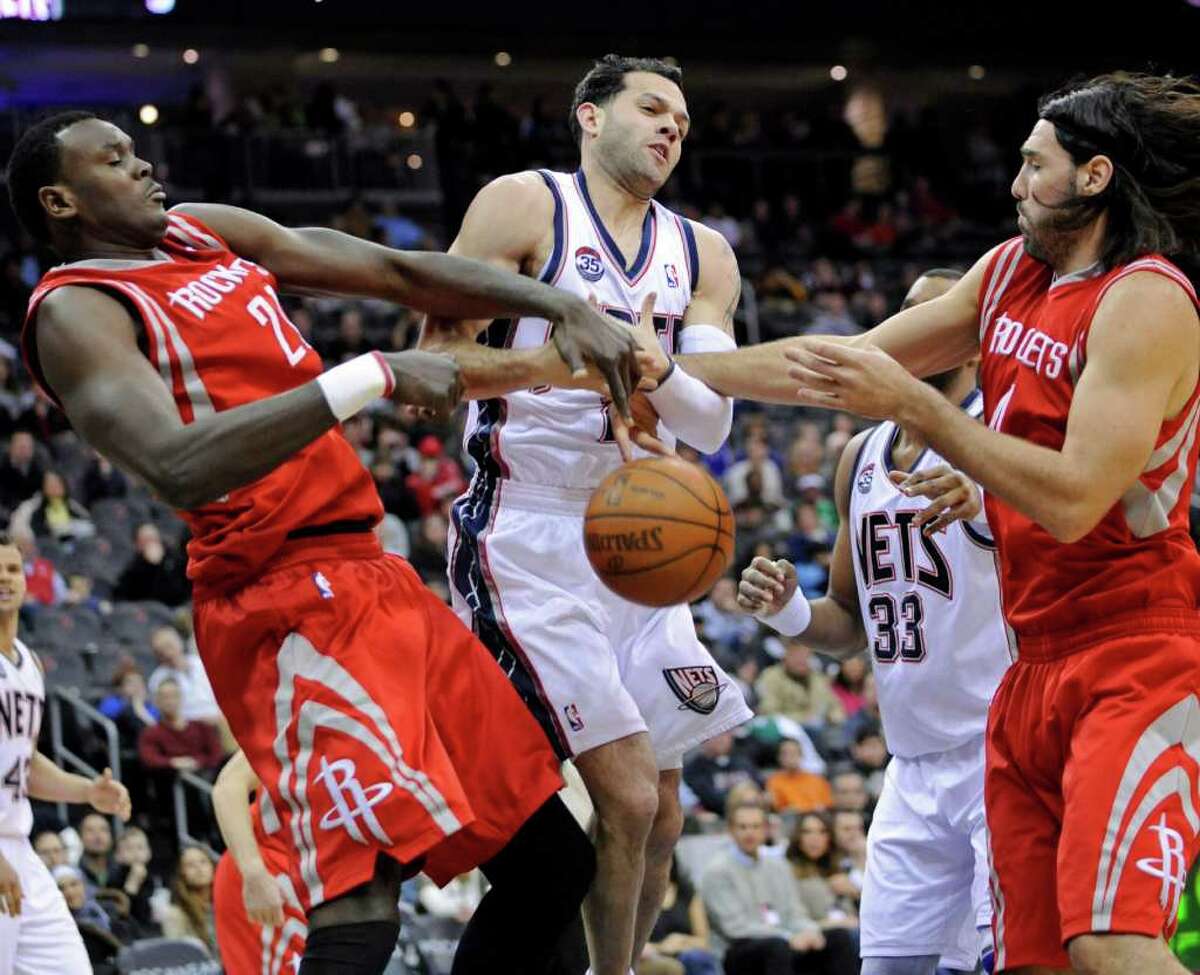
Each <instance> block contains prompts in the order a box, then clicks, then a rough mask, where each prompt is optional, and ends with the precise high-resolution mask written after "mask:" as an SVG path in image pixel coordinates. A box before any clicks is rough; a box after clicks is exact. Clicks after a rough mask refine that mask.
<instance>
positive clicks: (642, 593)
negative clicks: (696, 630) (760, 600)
mask: <svg viewBox="0 0 1200 975" xmlns="http://www.w3.org/2000/svg"><path fill="white" fill-rule="evenodd" d="M583 543H584V547H585V548H586V549H587V554H588V560H589V561H590V562H591V563H592V568H593V569H595V570H596V575H598V576H599V577H600V579H601V580H602V581H603V582H604V584H605V585H606V586H608V588H609V589H611V590H612V591H613V592H615V593H616V594H617V595H618V596H623V597H624V598H625V599H628V600H629V601H630V602H634V603H640V604H641V605H643V606H676V605H678V604H680V603H690V602H691V601H692V600H694V599H698V598H699V597H700V596H703V595H704V594H705V593H706V592H708V590H709V589H710V588H712V585H713V583H714V582H716V581H717V580H718V579H719V578H720V577H721V575H722V574H723V573H724V572H725V569H726V568H727V567H728V565H729V561H730V559H731V558H732V557H733V514H732V513H731V512H730V510H729V500H728V498H726V497H725V492H724V491H722V490H721V488H720V486H719V485H718V484H717V482H716V481H714V480H713V479H712V478H711V477H710V476H709V475H708V472H707V471H705V470H704V469H703V468H700V467H697V466H696V465H695V464H689V463H687V462H686V461H682V460H680V459H679V458H678V457H651V458H648V459H646V460H637V461H634V462H633V463H632V464H626V465H625V466H624V467H620V468H618V469H617V470H615V471H613V472H612V473H611V474H609V475H608V477H606V478H605V479H604V480H603V481H601V482H600V486H599V487H597V488H596V492H595V493H594V494H593V495H592V498H591V501H589V502H588V508H587V515H586V516H585V518H584V520H583Z"/></svg>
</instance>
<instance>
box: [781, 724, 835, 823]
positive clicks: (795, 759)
mask: <svg viewBox="0 0 1200 975" xmlns="http://www.w3.org/2000/svg"><path fill="white" fill-rule="evenodd" d="M776 761H777V762H778V764H779V769H780V770H779V771H778V772H776V773H775V774H774V775H772V776H771V777H770V778H768V779H767V792H769V793H770V795H771V802H772V804H773V805H774V807H775V810H776V811H777V812H808V811H809V810H812V809H828V808H830V807H831V806H832V805H833V789H832V788H831V787H830V785H829V780H828V779H826V778H825V776H823V775H815V774H813V773H812V772H806V771H804V770H803V768H802V767H801V766H802V764H803V762H804V749H803V747H802V746H801V744H800V742H798V741H796V740H795V739H794V738H784V739H782V740H781V741H780V742H779V752H778V755H777V757H776Z"/></svg>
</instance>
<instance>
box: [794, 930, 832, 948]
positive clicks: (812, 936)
mask: <svg viewBox="0 0 1200 975" xmlns="http://www.w3.org/2000/svg"><path fill="white" fill-rule="evenodd" d="M788 944H790V945H791V946H792V950H793V951H801V952H803V951H820V950H821V949H822V948H824V947H825V935H823V934H822V933H821V932H820V931H801V932H800V933H799V934H794V935H792V939H791V941H789V942H788Z"/></svg>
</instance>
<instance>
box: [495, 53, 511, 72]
mask: <svg viewBox="0 0 1200 975" xmlns="http://www.w3.org/2000/svg"><path fill="white" fill-rule="evenodd" d="M495 61H496V66H497V67H499V68H507V67H508V66H509V65H510V64H512V55H511V54H509V53H508V52H507V51H497V52H496V58H495Z"/></svg>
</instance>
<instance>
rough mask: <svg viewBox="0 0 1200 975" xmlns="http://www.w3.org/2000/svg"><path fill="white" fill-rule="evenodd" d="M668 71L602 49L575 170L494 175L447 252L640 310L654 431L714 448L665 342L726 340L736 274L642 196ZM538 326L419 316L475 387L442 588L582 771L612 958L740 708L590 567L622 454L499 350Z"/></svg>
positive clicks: (598, 955)
mask: <svg viewBox="0 0 1200 975" xmlns="http://www.w3.org/2000/svg"><path fill="white" fill-rule="evenodd" d="M680 82H681V74H680V71H679V69H678V68H677V67H674V66H672V65H670V64H667V63H666V62H664V61H659V60H655V59H649V58H646V59H642V58H623V57H618V56H616V55H609V56H607V57H605V58H603V59H602V60H601V61H599V62H597V63H596V65H595V66H594V67H593V68H592V70H591V71H589V72H588V74H587V75H586V76H585V77H584V78H583V80H582V81H581V82H580V83H579V85H578V87H577V88H576V91H575V99H574V104H573V105H572V111H571V125H572V128H573V131H574V133H575V136H576V138H577V139H578V141H579V147H580V157H581V164H580V168H579V170H578V171H576V172H575V173H553V172H549V171H539V172H526V173H518V174H515V175H511V176H504V177H501V178H500V179H498V180H496V181H495V182H493V183H491V184H490V185H489V186H487V187H485V188H484V189H483V190H482V191H480V193H479V195H478V196H477V197H476V198H475V200H474V201H473V203H472V204H471V207H470V209H469V210H468V212H467V215H466V217H465V218H464V220H463V225H462V229H461V230H460V231H459V234H458V237H457V239H456V240H455V242H454V244H453V246H452V247H451V249H450V250H451V253H456V254H462V255H465V256H469V257H474V258H478V259H481V260H484V261H487V262H488V263H490V264H492V265H494V266H496V267H498V268H503V269H505V270H510V271H520V272H521V273H522V274H525V275H527V276H529V277H537V278H538V279H540V280H542V281H545V282H548V283H550V284H553V285H554V286H555V287H556V288H557V289H558V290H561V291H565V292H569V293H572V294H574V295H577V296H579V297H581V298H587V297H592V298H594V300H595V301H596V302H597V303H598V304H599V306H600V308H601V309H603V310H604V311H606V312H608V314H609V315H611V316H614V317H617V318H620V319H623V320H625V321H627V322H629V324H630V325H631V326H634V327H636V326H638V325H639V319H640V318H641V317H642V316H643V311H645V312H647V314H645V316H644V317H645V318H646V328H647V329H649V328H650V327H651V325H652V326H653V328H654V330H655V331H656V332H657V342H652V343H651V345H650V346H649V347H648V348H647V351H648V352H651V353H654V354H656V356H657V364H656V365H653V366H652V369H653V371H655V378H656V379H657V380H658V381H659V384H658V388H657V389H656V390H655V391H654V392H652V393H650V394H649V400H650V402H651V404H652V405H653V407H654V410H655V411H656V412H657V414H658V416H659V417H661V420H662V430H663V436H664V437H665V438H666V439H668V440H669V439H670V438H671V437H678V438H679V439H681V440H683V441H686V442H687V443H689V444H691V445H692V446H694V447H697V448H699V449H701V450H703V451H713V450H716V449H717V448H718V447H719V446H720V445H721V443H723V442H724V440H725V438H726V436H727V435H728V433H729V429H730V424H731V422H732V410H733V406H732V403H731V401H730V400H728V399H727V398H725V397H722V396H719V395H717V394H716V393H714V392H713V391H712V390H710V389H709V388H708V387H707V386H705V385H704V384H703V383H701V382H698V381H696V380H695V379H694V378H693V377H691V376H689V375H688V374H687V373H686V372H685V371H684V370H683V369H675V370H674V371H673V372H671V373H670V374H667V370H668V369H669V368H670V360H669V359H668V358H667V356H666V353H665V352H664V351H663V350H664V349H666V350H668V351H672V352H673V351H683V352H703V351H705V350H729V349H733V348H734V341H733V334H732V333H733V313H734V310H735V309H736V307H737V303H738V296H739V292H740V284H741V278H740V277H739V275H738V268H737V261H736V259H735V258H734V256H733V252H732V251H731V250H730V248H729V245H728V244H726V243H725V241H724V239H723V238H721V237H720V235H718V234H717V233H716V232H714V231H712V230H710V229H709V228H707V227H704V226H701V225H696V224H693V223H692V222H691V221H689V220H686V219H684V218H683V217H680V216H678V215H677V214H675V213H672V212H671V211H670V210H668V209H667V208H666V207H664V206H662V205H661V204H659V203H657V202H655V200H654V199H653V197H654V194H655V193H656V192H658V190H659V189H660V188H661V187H662V185H663V184H664V183H665V182H666V180H667V179H668V177H669V176H670V175H671V172H672V170H674V168H675V166H676V164H677V163H678V162H679V157H680V152H681V150H682V145H683V141H684V139H685V138H686V136H687V132H688V127H689V125H690V120H689V118H688V113H687V104H686V101H685V100H684V95H683V91H682V90H681V88H680ZM553 330H554V329H553V326H552V325H551V324H550V323H548V322H546V321H545V320H543V319H541V318H539V317H536V316H530V317H525V318H520V319H512V320H508V321H496V322H491V323H489V322H488V321H486V320H475V321H466V322H462V321H447V320H445V319H444V318H432V319H430V320H429V321H428V322H427V324H426V327H425V329H424V333H423V337H422V344H423V345H424V346H425V347H428V348H433V349H443V350H446V351H449V352H451V353H452V354H453V355H454V356H455V358H456V359H457V360H458V362H459V363H460V365H461V366H462V369H463V382H464V385H465V387H466V389H467V391H468V394H469V395H470V396H472V397H478V398H479V399H480V402H479V404H478V405H477V406H475V407H473V408H472V412H471V417H470V420H469V421H468V426H467V434H466V445H467V450H468V451H469V452H470V454H471V455H472V456H473V457H474V458H475V460H476V462H477V464H478V468H477V472H476V474H475V477H474V479H473V481H472V484H471V488H470V490H469V491H468V493H467V494H466V495H464V496H463V497H462V498H460V499H459V500H458V502H457V503H456V504H455V507H454V518H453V521H454V532H453V535H452V537H451V540H450V555H449V572H450V583H451V591H452V594H453V599H454V606H455V608H456V610H457V611H458V612H459V614H460V616H461V617H462V618H463V619H464V620H467V621H469V622H470V624H471V626H472V627H473V629H474V630H475V632H476V633H478V634H479V636H480V639H482V640H483V642H484V643H485V644H486V645H487V646H488V648H489V649H490V650H491V651H492V653H493V654H494V655H495V657H496V659H497V660H499V661H500V663H501V665H502V666H503V668H504V669H505V671H506V672H507V673H508V674H509V676H510V679H511V680H512V681H513V683H514V685H515V686H516V687H517V688H518V689H519V690H520V692H521V695H522V697H523V698H524V699H525V701H526V703H527V704H528V706H529V708H530V709H531V711H532V712H533V713H534V714H535V715H536V716H537V718H538V720H539V721H540V723H541V725H542V728H543V729H544V730H545V732H546V734H547V736H548V737H549V739H550V740H551V741H552V742H553V743H554V745H555V748H556V749H557V750H558V754H559V755H560V756H562V757H563V758H568V757H570V758H573V759H574V761H575V765H576V767H577V768H578V769H579V772H580V775H581V776H582V778H583V781H584V783H585V784H586V786H587V789H588V793H589V794H590V796H591V798H592V802H593V804H594V805H595V808H596V814H597V822H596V855H597V874H596V881H595V883H594V885H593V888H592V891H591V894H590V895H589V897H588V900H587V902H586V903H585V906H584V921H585V926H586V929H587V935H588V947H589V953H590V955H591V961H592V971H593V973H594V975H625V973H626V972H627V971H628V970H629V967H630V965H631V964H632V963H633V961H634V960H635V959H636V958H637V957H638V956H639V955H640V952H641V948H642V946H643V945H644V944H645V941H646V938H647V937H648V935H649V933H650V929H651V927H652V926H653V924H654V919H655V918H656V917H657V915H658V912H659V909H660V907H661V905H662V898H663V892H664V890H665V886H666V883H667V880H668V875H669V872H670V863H671V855H672V851H673V849H674V846H675V841H676V840H677V839H678V837H679V833H680V829H681V827H682V821H683V817H682V813H681V810H680V807H679V782H680V773H681V768H682V764H683V753H684V752H685V751H686V750H688V749H689V748H691V747H693V746H695V745H698V744H700V743H701V742H702V741H705V740H706V739H708V738H711V737H712V736H714V735H716V734H719V733H720V732H722V731H726V730H728V729H730V728H732V727H734V726H736V725H739V724H741V723H742V722H744V721H746V720H748V719H749V717H750V712H749V710H748V709H747V707H746V705H745V703H744V701H743V700H742V698H741V695H740V694H738V693H737V691H736V689H734V686H733V684H732V683H731V682H730V681H729V680H728V678H727V677H726V676H725V674H724V673H722V672H721V670H720V668H719V667H718V666H717V664H716V663H715V661H714V660H713V659H712V656H711V655H710V654H709V652H708V650H707V649H706V648H705V647H704V646H703V645H702V644H701V643H700V642H699V640H697V638H696V633H695V629H694V627H693V625H692V620H691V616H690V614H689V612H688V610H687V607H686V606H676V607H672V608H669V609H647V608H645V607H642V606H636V605H634V604H632V603H630V602H627V601H625V600H623V599H621V598H619V597H617V596H615V595H614V594H612V593H611V592H609V590H608V589H606V588H605V587H604V586H603V584H602V583H600V581H599V580H598V579H597V578H596V576H595V574H594V572H593V571H592V569H591V566H590V565H589V563H588V560H587V556H586V554H585V552H584V548H583V513H584V509H585V508H586V506H587V502H588V498H589V496H590V494H591V492H592V490H593V489H594V488H595V486H596V485H597V484H598V483H599V482H600V480H601V479H603V477H604V476H605V475H606V474H608V473H609V472H610V471H611V470H613V469H614V468H615V467H616V466H617V465H618V464H619V463H620V460H621V458H620V455H619V453H618V449H617V443H616V435H617V431H616V430H614V428H613V427H612V426H611V425H610V423H609V418H608V411H607V407H606V403H605V401H604V399H603V397H601V396H600V395H598V394H596V393H590V392H584V391H571V390H558V389H555V390H551V389H546V388H538V387H536V384H532V383H530V382H528V381H527V379H526V378H525V377H523V376H522V375H520V373H515V372H514V371H513V370H512V368H511V366H510V362H512V361H513V359H514V357H519V356H522V355H528V354H529V353H530V351H532V350H536V349H538V348H540V347H542V346H543V345H544V344H545V343H546V342H547V341H548V340H549V339H550V338H551V337H552V334H553ZM481 336H482V337H483V338H484V340H485V343H486V344H481V343H478V342H477V338H478V337H481ZM648 432H650V433H654V430H650V431H648Z"/></svg>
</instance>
